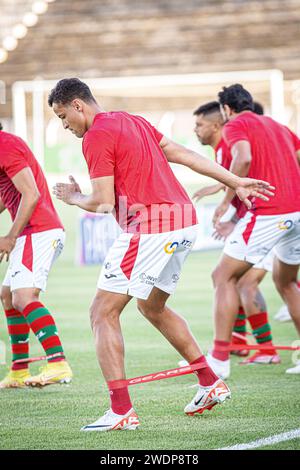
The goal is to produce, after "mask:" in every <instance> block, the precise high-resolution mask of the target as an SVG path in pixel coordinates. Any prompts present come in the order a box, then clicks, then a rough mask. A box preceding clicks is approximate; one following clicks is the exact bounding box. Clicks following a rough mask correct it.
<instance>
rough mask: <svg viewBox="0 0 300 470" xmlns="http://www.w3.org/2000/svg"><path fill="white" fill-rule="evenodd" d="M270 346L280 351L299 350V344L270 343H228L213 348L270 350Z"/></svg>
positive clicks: (222, 349)
mask: <svg viewBox="0 0 300 470" xmlns="http://www.w3.org/2000/svg"><path fill="white" fill-rule="evenodd" d="M270 348H272V349H273V348H274V349H278V350H282V351H300V346H279V345H276V344H272V345H271V346H270V345H268V346H267V345H266V346H263V345H261V346H260V345H259V344H257V345H255V344H230V345H229V346H219V347H218V348H215V349H216V351H244V350H245V349H246V350H247V351H252V350H253V351H255V350H259V351H270Z"/></svg>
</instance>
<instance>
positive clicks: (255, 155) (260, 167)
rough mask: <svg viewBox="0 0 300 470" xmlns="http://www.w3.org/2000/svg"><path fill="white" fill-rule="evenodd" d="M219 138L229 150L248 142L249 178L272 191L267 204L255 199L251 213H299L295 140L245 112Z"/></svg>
mask: <svg viewBox="0 0 300 470" xmlns="http://www.w3.org/2000/svg"><path fill="white" fill-rule="evenodd" d="M223 137H224V140H225V142H226V144H227V145H228V147H229V148H230V150H231V148H232V146H233V145H234V144H235V143H236V142H238V141H240V140H246V141H248V142H249V143H250V146H251V155H252V160H251V164H250V169H249V173H248V176H249V178H256V179H261V180H264V181H268V182H269V183H270V184H271V185H272V186H275V188H276V190H275V196H274V197H271V198H270V200H269V201H263V200H262V199H259V198H256V199H255V200H254V206H253V208H252V209H251V212H254V213H256V214H257V215H273V214H286V213H289V212H296V211H299V210H300V166H299V163H298V160H297V155H296V150H297V149H299V148H300V145H299V139H297V137H296V136H295V135H294V134H293V133H292V132H291V131H290V130H289V129H288V128H287V127H286V126H283V125H282V124H279V123H278V122H276V121H274V120H273V119H272V118H270V117H267V116H259V115H257V114H255V113H253V112H252V111H246V112H243V113H241V114H239V115H238V116H237V117H236V118H235V119H233V120H232V121H229V122H228V123H227V124H226V125H225V126H224V128H223ZM297 141H298V143H297ZM297 147H298V148H297Z"/></svg>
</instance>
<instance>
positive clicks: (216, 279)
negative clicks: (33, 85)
mask: <svg viewBox="0 0 300 470" xmlns="http://www.w3.org/2000/svg"><path fill="white" fill-rule="evenodd" d="M211 278H212V281H213V285H214V287H216V286H217V285H219V284H220V283H221V282H222V281H224V273H223V270H222V267H221V266H220V265H219V266H217V267H216V268H215V269H214V270H213V272H212V273H211Z"/></svg>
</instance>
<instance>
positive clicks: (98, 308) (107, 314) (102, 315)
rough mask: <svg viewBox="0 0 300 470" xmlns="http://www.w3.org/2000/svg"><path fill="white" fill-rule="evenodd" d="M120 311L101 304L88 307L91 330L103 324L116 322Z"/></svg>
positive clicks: (97, 303)
mask: <svg viewBox="0 0 300 470" xmlns="http://www.w3.org/2000/svg"><path fill="white" fill-rule="evenodd" d="M120 313H121V312H120V311H119V310H118V309H117V308H115V307H113V306H109V305H108V304H105V303H103V302H93V303H92V305H91V307H90V322H91V327H92V330H95V329H97V328H99V327H101V326H102V325H103V324H104V323H107V322H109V323H113V322H115V321H116V320H117V321H118V319H119V316H120Z"/></svg>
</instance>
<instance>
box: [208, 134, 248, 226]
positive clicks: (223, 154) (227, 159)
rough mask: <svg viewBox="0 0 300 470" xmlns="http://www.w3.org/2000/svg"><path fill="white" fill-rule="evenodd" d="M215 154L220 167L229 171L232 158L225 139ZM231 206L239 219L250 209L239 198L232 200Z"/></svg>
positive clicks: (221, 141)
mask: <svg viewBox="0 0 300 470" xmlns="http://www.w3.org/2000/svg"><path fill="white" fill-rule="evenodd" d="M215 152H216V162H217V163H219V165H222V166H223V167H224V168H225V169H226V170H229V169H230V165H231V162H232V156H231V152H230V150H229V148H228V146H227V145H226V143H225V140H224V139H223V138H222V139H221V140H220V142H219V143H218V144H217V146H216V147H215ZM231 204H232V205H233V207H235V209H236V216H237V217H238V218H239V219H241V218H242V217H244V215H245V214H246V212H247V210H248V209H247V207H246V206H245V204H244V203H243V202H242V201H241V200H240V199H239V198H238V196H235V197H234V198H233V199H232V201H231Z"/></svg>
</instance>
